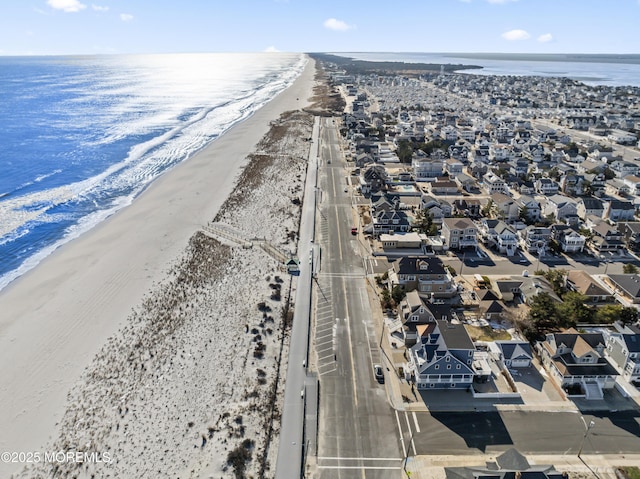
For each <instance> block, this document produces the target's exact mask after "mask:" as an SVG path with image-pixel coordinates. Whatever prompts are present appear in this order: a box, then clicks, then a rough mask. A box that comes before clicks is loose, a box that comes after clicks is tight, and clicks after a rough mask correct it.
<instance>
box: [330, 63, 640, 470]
mask: <svg viewBox="0 0 640 479" xmlns="http://www.w3.org/2000/svg"><path fill="white" fill-rule="evenodd" d="M320 60H321V62H322V65H323V69H324V72H325V73H326V74H327V76H328V78H329V83H330V84H331V85H332V86H333V88H334V89H335V91H336V92H339V94H340V95H339V96H340V98H341V99H342V101H343V104H342V105H340V109H342V107H343V110H342V114H341V122H336V124H339V129H340V137H341V140H340V141H341V149H342V152H343V155H344V159H345V160H346V163H344V165H346V166H345V168H346V170H345V172H344V178H345V184H346V188H345V190H344V191H345V193H347V194H348V195H349V198H350V202H351V207H352V213H351V214H352V218H353V224H352V225H351V228H350V231H349V234H350V235H351V237H352V242H354V241H355V242H356V243H357V246H358V248H359V251H360V253H359V254H361V255H362V257H363V264H364V268H365V276H366V279H367V282H368V285H369V290H370V294H371V295H372V299H373V300H374V302H376V303H379V308H377V307H376V308H372V314H373V316H374V318H376V317H377V319H376V321H378V324H377V326H376V327H377V329H376V331H380V334H381V336H380V337H381V339H380V347H381V348H382V355H381V357H383V360H382V363H383V365H382V366H381V365H380V364H374V365H373V369H372V372H371V376H372V378H374V379H376V380H378V382H380V383H381V384H384V387H385V388H386V389H387V393H388V395H389V396H390V401H391V403H392V405H394V406H398V405H399V404H404V406H402V408H404V407H407V408H410V409H411V408H413V410H414V411H417V410H421V409H420V408H421V407H423V408H424V410H425V411H434V410H436V411H437V410H439V409H438V408H439V407H444V410H447V407H448V405H447V404H446V399H445V400H443V399H442V398H443V396H442V394H446V393H447V391H450V393H452V394H455V392H454V391H455V390H458V391H460V392H462V391H464V392H465V393H470V394H468V395H467V396H465V397H466V398H467V399H466V400H465V399H461V396H451V397H452V399H451V400H452V401H453V402H452V404H455V409H456V410H459V411H474V410H478V409H477V408H478V407H481V408H482V407H484V408H485V409H484V410H486V407H487V405H488V404H491V405H494V406H495V405H498V404H501V405H505V404H510V405H511V406H506V407H507V409H508V408H509V407H514V406H513V405H515V404H518V405H524V406H525V407H527V408H529V409H527V410H528V411H554V410H555V411H567V410H573V411H574V412H575V411H582V412H584V411H590V410H608V411H618V410H634V411H635V410H637V408H638V401H639V399H640V390H639V389H638V388H639V387H640V326H639V323H638V320H639V319H640V312H639V311H640V310H639V308H640V274H639V272H640V269H639V267H640V259H639V257H638V256H637V254H638V252H640V220H639V218H638V215H639V214H640V213H639V212H640V171H639V169H640V149H639V148H640V142H639V138H638V132H640V88H636V87H594V86H587V85H585V84H583V83H580V82H577V81H574V80H570V79H563V78H540V77H516V76H484V75H477V74H469V73H460V72H458V73H456V72H452V71H451V70H450V68H447V69H445V68H444V67H440V66H438V65H431V66H429V68H425V69H422V70H418V69H411V70H409V67H408V66H407V65H404V64H399V65H398V64H396V65H395V66H393V67H389V65H388V64H385V65H378V66H379V69H378V71H370V70H367V69H365V68H363V67H362V65H361V64H358V65H357V68H352V67H351V65H350V64H349V63H348V62H344V61H342V60H340V61H333V60H334V59H332V58H331V57H326V56H325V57H321V58H320ZM363 71H364V72H363ZM327 163H331V160H330V159H329V160H328V161H327ZM327 166H328V167H334V165H331V164H329V165H327ZM341 254H342V253H341ZM371 291H372V293H371ZM378 316H379V317H378ZM332 359H333V358H332ZM383 366H386V368H385V367H383ZM385 371H386V372H385ZM385 379H386V380H387V381H386V383H385ZM389 382H391V383H392V384H391V385H390V384H388V383H389ZM394 391H395V392H394ZM436 393H437V394H438V395H437V396H430V394H436ZM394 395H395V397H396V402H395V403H394V399H393V398H394ZM431 397H434V398H435V397H437V398H440V399H439V401H440V402H439V403H438V400H434V401H431V399H430V398H431ZM443 401H444V402H443ZM396 409H397V408H396ZM414 414H415V413H414ZM414 419H415V418H414ZM583 422H584V439H586V438H587V436H588V435H589V433H590V431H591V428H593V427H594V424H595V423H594V422H593V421H592V422H590V423H587V422H586V421H585V420H584V419H583ZM417 424H418V423H416V428H417V429H416V431H414V432H413V433H412V436H411V437H412V438H413V434H414V433H416V432H420V428H419V427H418V425H417ZM400 429H401V431H400V432H401V434H400V437H401V441H403V440H404V439H402V438H403V433H402V428H400ZM636 429H637V427H636ZM409 432H411V427H409ZM632 434H634V435H635V437H636V439H635V440H636V441H637V436H638V435H637V434H635V433H632ZM627 444H631V443H627ZM582 445H584V442H583V444H582ZM403 447H404V446H403ZM598 447H599V446H597V447H596V446H594V448H593V450H598ZM576 449H577V447H576ZM414 452H415V446H414ZM581 452H582V447H580V449H579V450H578V457H580V453H581ZM428 454H431V453H428ZM574 454H575V451H574ZM406 455H407V456H408V455H409V454H408V453H407V454H406ZM412 470H413V471H415V470H416V469H415V468H414V469H412ZM450 472H451V471H450ZM451 474H454V475H453V476H451V477H459V476H455V472H451ZM448 475H449V473H447V476H448ZM425 477H427V476H425ZM465 477H466V476H465ZM468 477H472V476H468ZM548 477H552V474H551V475H548Z"/></svg>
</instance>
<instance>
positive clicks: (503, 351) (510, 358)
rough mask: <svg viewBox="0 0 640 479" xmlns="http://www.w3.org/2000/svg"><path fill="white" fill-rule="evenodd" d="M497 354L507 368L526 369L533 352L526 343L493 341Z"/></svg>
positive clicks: (529, 364)
mask: <svg viewBox="0 0 640 479" xmlns="http://www.w3.org/2000/svg"><path fill="white" fill-rule="evenodd" d="M493 344H494V345H495V347H496V348H497V351H498V353H499V358H500V360H502V362H504V365H505V366H506V367H508V368H528V367H529V366H531V360H532V359H533V352H532V351H531V345H530V344H529V343H528V342H526V341H518V340H509V341H494V343H493Z"/></svg>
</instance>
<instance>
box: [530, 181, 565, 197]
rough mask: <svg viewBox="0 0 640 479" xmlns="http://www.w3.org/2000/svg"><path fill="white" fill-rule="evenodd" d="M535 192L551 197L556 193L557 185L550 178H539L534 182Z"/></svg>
mask: <svg viewBox="0 0 640 479" xmlns="http://www.w3.org/2000/svg"><path fill="white" fill-rule="evenodd" d="M535 185H536V191H537V192H538V193H540V194H541V195H544V196H551V195H555V194H557V193H558V189H559V186H558V183H556V182H555V181H553V180H552V179H551V178H540V179H539V180H536V182H535Z"/></svg>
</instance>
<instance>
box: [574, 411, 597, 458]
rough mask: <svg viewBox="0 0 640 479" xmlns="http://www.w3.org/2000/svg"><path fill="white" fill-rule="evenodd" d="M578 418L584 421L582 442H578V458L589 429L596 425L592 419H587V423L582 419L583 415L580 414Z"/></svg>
mask: <svg viewBox="0 0 640 479" xmlns="http://www.w3.org/2000/svg"><path fill="white" fill-rule="evenodd" d="M580 419H582V422H583V423H584V436H582V443H581V444H580V449H578V459H579V458H580V454H582V448H583V447H584V443H585V442H586V440H587V436H588V435H589V432H590V431H591V429H593V426H595V425H596V423H595V422H593V421H589V424H587V422H586V421H585V420H584V417H582V416H580Z"/></svg>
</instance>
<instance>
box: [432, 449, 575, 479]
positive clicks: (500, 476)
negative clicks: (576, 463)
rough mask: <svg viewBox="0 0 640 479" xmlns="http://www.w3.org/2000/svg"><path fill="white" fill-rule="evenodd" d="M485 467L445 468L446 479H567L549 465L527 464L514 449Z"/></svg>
mask: <svg viewBox="0 0 640 479" xmlns="http://www.w3.org/2000/svg"><path fill="white" fill-rule="evenodd" d="M486 464H487V465H486V466H485V467H481V466H467V467H445V468H444V472H445V476H446V479H567V476H566V475H565V474H563V473H561V472H558V471H556V470H555V468H554V467H553V466H551V465H535V466H532V465H530V464H529V462H528V461H527V459H526V458H525V457H524V456H523V455H522V454H520V453H519V452H518V451H517V450H516V449H513V448H512V449H509V450H507V451H505V452H503V453H502V454H500V455H499V456H498V457H496V460H495V462H487V463H486Z"/></svg>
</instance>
